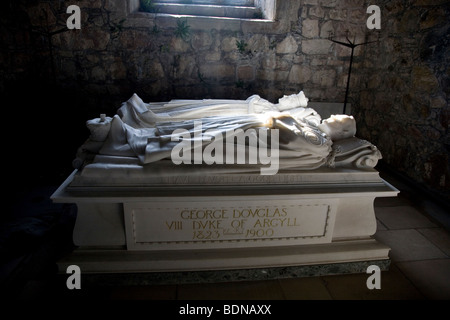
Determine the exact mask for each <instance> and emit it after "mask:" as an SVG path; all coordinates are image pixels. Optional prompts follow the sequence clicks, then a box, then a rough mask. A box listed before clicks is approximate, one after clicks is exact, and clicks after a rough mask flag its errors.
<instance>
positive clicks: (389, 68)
mask: <svg viewBox="0 0 450 320" xmlns="http://www.w3.org/2000/svg"><path fill="white" fill-rule="evenodd" d="M377 3H378V4H379V6H380V7H381V8H382V13H383V20H382V28H381V30H380V42H379V43H378V44H376V45H373V46H371V47H370V49H369V47H368V48H367V49H366V50H365V51H364V54H363V56H362V65H361V68H360V69H359V70H358V72H359V73H360V74H361V75H364V76H363V77H361V78H360V80H361V81H360V83H359V87H358V90H360V91H359V99H358V93H357V92H355V91H354V92H353V93H352V94H353V97H354V98H355V99H358V100H357V102H356V105H357V107H355V108H354V110H355V117H356V119H357V122H358V128H359V134H360V135H361V136H364V137H365V138H366V139H367V140H369V141H371V142H373V143H374V144H376V145H377V146H378V147H379V148H380V150H382V153H383V157H384V161H385V162H386V163H388V164H389V165H390V166H392V167H393V168H395V169H396V170H398V171H400V172H402V173H403V174H405V175H407V176H408V177H410V178H412V179H413V180H415V181H418V182H420V183H422V184H425V185H427V186H429V187H431V188H432V190H434V192H436V193H438V194H439V193H441V194H442V196H443V197H445V198H446V199H447V200H449V199H450V198H449V193H450V192H449V191H450V180H449V179H450V170H449V168H450V165H449V164H450V159H449V156H450V154H449V151H450V134H449V116H450V108H449V101H450V2H448V1H442V0H427V1H424V0H415V1H377Z"/></svg>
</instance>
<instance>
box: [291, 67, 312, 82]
mask: <svg viewBox="0 0 450 320" xmlns="http://www.w3.org/2000/svg"><path fill="white" fill-rule="evenodd" d="M311 74H312V72H311V69H310V68H309V67H308V66H302V65H293V66H292V68H291V72H290V73H289V83H296V84H300V83H306V82H308V81H309V80H310V79H311Z"/></svg>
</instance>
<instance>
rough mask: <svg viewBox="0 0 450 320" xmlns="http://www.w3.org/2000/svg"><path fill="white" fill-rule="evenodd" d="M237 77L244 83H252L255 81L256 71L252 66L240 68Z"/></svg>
mask: <svg viewBox="0 0 450 320" xmlns="http://www.w3.org/2000/svg"><path fill="white" fill-rule="evenodd" d="M237 77H238V79H239V80H242V81H251V80H254V79H255V69H254V68H253V67H252V66H239V67H238V68H237Z"/></svg>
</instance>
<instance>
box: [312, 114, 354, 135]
mask: <svg viewBox="0 0 450 320" xmlns="http://www.w3.org/2000/svg"><path fill="white" fill-rule="evenodd" d="M317 127H318V128H319V129H320V130H321V131H322V132H324V133H325V134H326V135H327V136H329V137H330V139H331V140H341V139H346V138H351V137H353V136H355V134H356V121H355V118H353V116H348V115H345V114H339V115H332V116H331V117H329V118H328V119H325V120H323V121H322V123H321V124H319V125H318V126H317Z"/></svg>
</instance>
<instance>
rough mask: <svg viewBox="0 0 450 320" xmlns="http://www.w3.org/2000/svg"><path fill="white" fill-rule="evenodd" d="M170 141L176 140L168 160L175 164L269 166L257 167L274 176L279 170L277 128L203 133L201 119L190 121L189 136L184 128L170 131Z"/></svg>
mask: <svg viewBox="0 0 450 320" xmlns="http://www.w3.org/2000/svg"><path fill="white" fill-rule="evenodd" d="M269 132H270V143H269V137H268V136H269ZM171 140H172V141H174V142H179V143H178V144H177V145H175V146H174V147H173V149H172V152H171V159H172V162H173V163H174V164H176V165H180V164H207V165H212V164H249V165H258V164H260V165H269V166H268V167H261V169H260V172H261V175H274V174H276V173H277V172H278V169H279V154H280V153H279V130H278V129H268V128H259V129H254V128H250V129H247V130H245V131H244V130H243V129H235V130H230V131H226V132H224V133H222V132H219V131H217V130H215V129H208V130H206V131H205V132H203V124H202V121H194V131H193V134H192V135H191V132H190V131H188V130H187V129H177V130H175V131H174V132H173V133H172V135H171ZM268 148H270V152H268ZM224 149H225V150H224Z"/></svg>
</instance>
